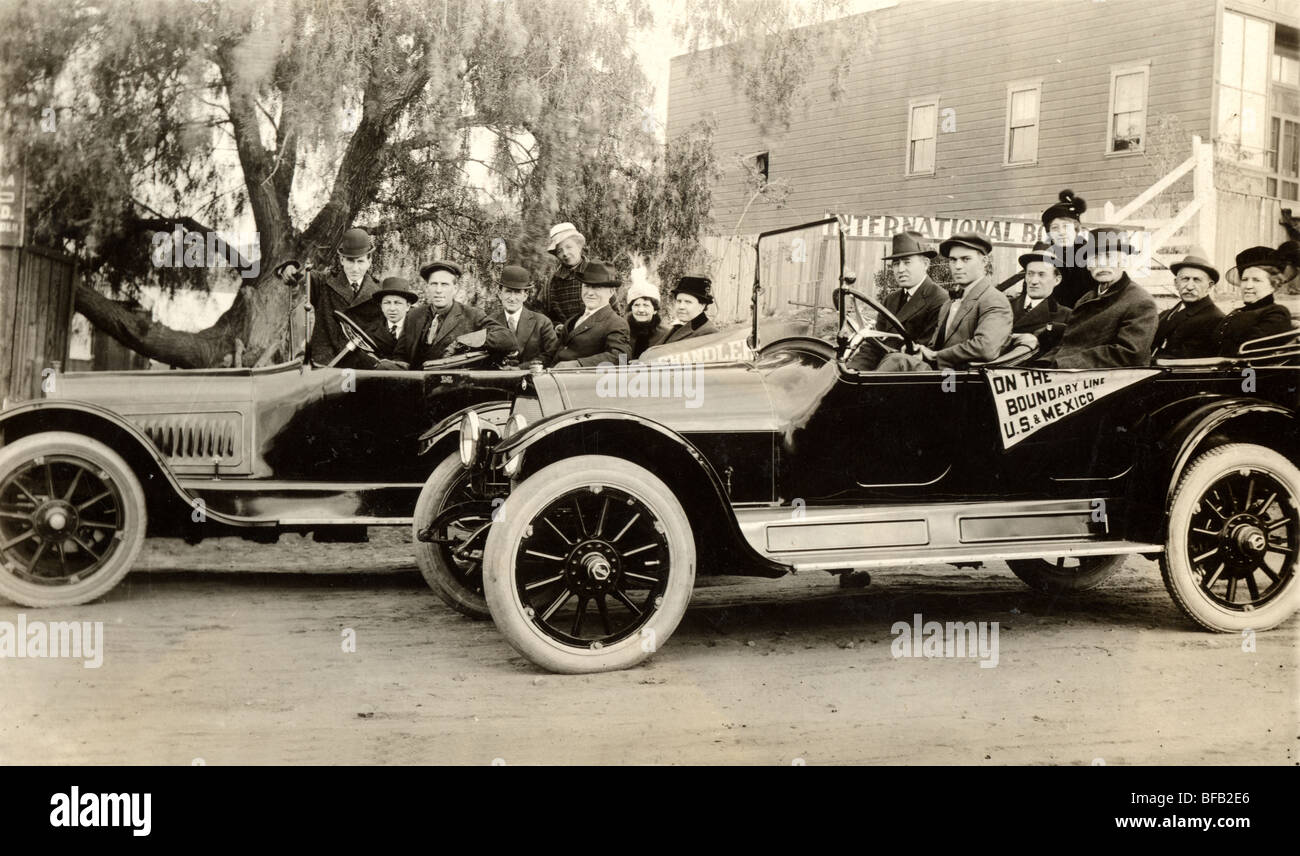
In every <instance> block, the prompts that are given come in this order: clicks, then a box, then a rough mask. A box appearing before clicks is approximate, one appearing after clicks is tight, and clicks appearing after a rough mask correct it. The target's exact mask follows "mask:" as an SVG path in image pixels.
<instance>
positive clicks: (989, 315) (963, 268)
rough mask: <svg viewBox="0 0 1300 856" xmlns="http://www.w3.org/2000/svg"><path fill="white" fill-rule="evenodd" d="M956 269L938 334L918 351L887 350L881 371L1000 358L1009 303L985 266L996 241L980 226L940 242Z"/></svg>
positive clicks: (1008, 329)
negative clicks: (986, 271) (949, 297)
mask: <svg viewBox="0 0 1300 856" xmlns="http://www.w3.org/2000/svg"><path fill="white" fill-rule="evenodd" d="M939 252H940V253H942V254H943V255H944V256H945V257H946V258H947V259H948V267H949V269H950V270H951V271H952V281H953V289H952V295H953V297H952V300H951V301H950V302H949V303H948V305H947V306H946V307H944V309H943V311H942V312H940V314H939V322H938V325H937V326H936V327H935V331H934V338H933V339H932V340H931V341H930V344H929V345H918V346H917V349H916V350H917V353H915V354H904V353H895V354H889V355H888V356H886V357H885V358H884V359H883V360H881V361H880V366H879V367H878V368H877V371H882V372H899V371H913V372H915V371H933V370H935V369H964V368H967V367H968V366H969V365H970V364H971V363H976V362H988V361H990V360H993V359H996V358H997V357H998V356H999V355H1000V354H1001V353H1002V349H1003V347H1004V346H1005V345H1006V343H1007V339H1008V338H1010V336H1011V323H1012V321H1011V318H1012V316H1011V304H1010V303H1009V302H1007V296H1006V295H1005V294H1003V293H1002V292H1000V291H998V290H997V287H996V286H995V285H994V282H993V277H991V276H988V275H987V274H986V273H985V272H984V263H985V259H986V258H987V257H988V255H989V253H991V252H993V243H992V242H991V241H989V239H988V238H986V237H984V236H983V235H981V234H980V233H979V232H959V233H957V234H956V235H953V236H952V237H951V238H949V239H948V240H946V241H944V242H943V243H941V244H939Z"/></svg>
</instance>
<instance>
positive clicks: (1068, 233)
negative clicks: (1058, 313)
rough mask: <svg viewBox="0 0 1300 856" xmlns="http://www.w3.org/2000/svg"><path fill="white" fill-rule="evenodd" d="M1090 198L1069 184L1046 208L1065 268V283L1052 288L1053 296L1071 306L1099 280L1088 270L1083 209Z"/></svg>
mask: <svg viewBox="0 0 1300 856" xmlns="http://www.w3.org/2000/svg"><path fill="white" fill-rule="evenodd" d="M1087 210H1088V201H1087V200H1086V199H1084V198H1083V197H1081V196H1075V195H1074V191H1073V190H1070V189H1069V188H1066V189H1065V190H1062V191H1061V192H1060V193H1058V194H1057V195H1056V202H1055V203H1053V204H1052V205H1049V206H1048V207H1047V210H1046V211H1044V212H1043V228H1044V229H1046V230H1047V238H1048V240H1049V241H1050V242H1051V244H1052V251H1053V253H1055V255H1056V267H1057V269H1058V270H1059V271H1060V272H1061V283H1060V285H1058V286H1056V289H1055V290H1054V291H1053V292H1052V299H1053V300H1054V301H1056V302H1057V303H1059V304H1061V305H1062V306H1065V307H1066V308H1068V309H1073V308H1074V304H1076V303H1078V302H1079V298H1080V297H1083V296H1084V295H1085V294H1087V293H1088V292H1090V291H1092V288H1093V286H1094V285H1095V283H1094V282H1093V281H1092V275H1091V274H1090V273H1088V264H1087V253H1086V252H1083V250H1084V248H1085V247H1086V246H1087V245H1088V233H1087V231H1086V230H1085V229H1084V228H1083V220H1082V218H1083V212H1085V211H1087Z"/></svg>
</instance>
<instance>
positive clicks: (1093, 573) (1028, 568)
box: [1007, 556, 1128, 594]
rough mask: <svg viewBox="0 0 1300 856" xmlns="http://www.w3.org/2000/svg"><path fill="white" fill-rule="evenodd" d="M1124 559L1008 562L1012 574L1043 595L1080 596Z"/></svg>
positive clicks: (1053, 558) (1088, 558) (1113, 572)
mask: <svg viewBox="0 0 1300 856" xmlns="http://www.w3.org/2000/svg"><path fill="white" fill-rule="evenodd" d="M1126 558H1128V557H1127V556H1050V557H1044V558H1041V559H1008V560H1007V567H1009V568H1010V569H1011V573H1013V574H1015V575H1016V576H1018V577H1020V579H1021V580H1023V581H1024V582H1025V584H1026V585H1028V586H1029V587H1030V588H1031V589H1034V590H1035V591H1041V592H1043V593H1045V594H1082V593H1083V592H1086V591H1090V590H1092V589H1095V588H1096V587H1097V586H1099V585H1101V584H1102V583H1104V582H1106V580H1108V579H1110V578H1111V577H1112V576H1114V574H1115V572H1116V571H1118V570H1119V569H1120V567H1122V566H1123V564H1124V560H1125V559H1126Z"/></svg>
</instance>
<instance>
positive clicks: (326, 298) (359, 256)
mask: <svg viewBox="0 0 1300 856" xmlns="http://www.w3.org/2000/svg"><path fill="white" fill-rule="evenodd" d="M373 251H374V243H373V242H372V241H371V240H370V236H369V235H368V234H366V232H365V230H364V229H348V230H347V231H346V232H344V233H343V239H342V241H340V243H339V249H338V257H339V269H338V270H336V271H333V272H332V273H330V274H329V275H327V276H323V277H319V278H317V277H312V280H311V292H312V293H311V296H310V299H311V306H312V316H313V318H312V324H313V327H312V331H311V339H310V341H309V344H308V348H307V352H308V354H309V355H310V356H311V361H312V362H313V363H315V364H316V365H318V366H323V365H327V364H328V363H329V361H330V360H332V359H334V357H335V356H336V355H337V354H338V352H339V351H341V350H343V349H344V348H345V347H347V344H348V340H347V337H346V336H344V335H343V330H342V329H341V328H340V327H339V321H338V319H337V318H335V317H334V313H335V311H342V312H347V313H348V316H349V317H351V318H352V319H353V320H355V321H356V322H357V323H358V324H360V325H361V326H362V327H364V328H371V327H373V326H374V325H375V324H377V323H378V322H379V305H378V301H376V302H375V303H374V304H370V299H371V298H372V297H374V296H375V293H376V292H378V291H379V281H378V280H376V279H375V278H374V277H373V276H371V275H370V257H371V253H372V252H373Z"/></svg>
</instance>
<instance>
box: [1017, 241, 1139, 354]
mask: <svg viewBox="0 0 1300 856" xmlns="http://www.w3.org/2000/svg"><path fill="white" fill-rule="evenodd" d="M1132 253H1133V250H1132V247H1131V246H1130V245H1129V243H1128V237H1127V236H1126V235H1125V234H1124V233H1123V232H1119V231H1116V230H1113V229H1095V230H1094V231H1093V232H1092V234H1091V235H1090V236H1089V245H1088V248H1087V259H1088V270H1089V271H1090V272H1091V273H1092V278H1093V280H1094V282H1096V287H1095V288H1094V289H1093V290H1092V291H1089V292H1088V293H1087V294H1085V295H1084V296H1083V297H1081V298H1079V302H1078V303H1076V304H1074V309H1073V311H1071V313H1070V323H1069V324H1068V325H1067V326H1066V328H1065V333H1064V335H1062V337H1061V342H1060V344H1059V345H1057V346H1056V347H1055V348H1054V349H1052V350H1051V351H1049V352H1048V353H1047V354H1045V355H1044V357H1043V359H1042V362H1044V363H1045V364H1047V365H1049V366H1053V367H1055V368H1058V369H1096V368H1107V367H1130V366H1145V365H1147V364H1148V363H1150V362H1151V342H1152V340H1153V339H1154V338H1155V335H1156V316H1157V314H1158V313H1157V311H1156V302H1155V300H1153V299H1152V298H1151V295H1149V294H1147V292H1146V289H1144V288H1143V287H1142V286H1140V285H1138V284H1137V283H1135V282H1133V281H1132V280H1131V279H1129V278H1128V273H1127V272H1126V270H1125V269H1126V268H1127V267H1128V264H1129V259H1130V257H1131V255H1132Z"/></svg>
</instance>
